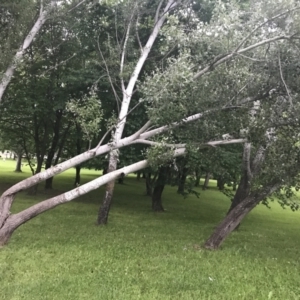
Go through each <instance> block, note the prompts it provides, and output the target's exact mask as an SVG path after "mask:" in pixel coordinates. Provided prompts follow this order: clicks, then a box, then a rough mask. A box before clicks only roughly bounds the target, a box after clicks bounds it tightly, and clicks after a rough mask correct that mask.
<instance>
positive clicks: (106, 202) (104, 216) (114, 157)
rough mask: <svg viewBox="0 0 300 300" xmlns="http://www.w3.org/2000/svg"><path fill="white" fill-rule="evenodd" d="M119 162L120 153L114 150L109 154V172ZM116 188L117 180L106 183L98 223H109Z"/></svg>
mask: <svg viewBox="0 0 300 300" xmlns="http://www.w3.org/2000/svg"><path fill="white" fill-rule="evenodd" d="M117 163H118V154H117V153H116V152H115V151H112V152H111V153H110V155H109V162H108V168H107V173H110V172H112V171H115V170H116V169H117ZM114 188H115V180H112V181H111V182H109V183H108V184H107V185H106V190H105V195H104V199H103V201H102V205H101V206H100V209H99V212H98V219H97V224H98V225H106V224H107V221H108V214H109V210H110V206H111V202H112V197H113V193H114Z"/></svg>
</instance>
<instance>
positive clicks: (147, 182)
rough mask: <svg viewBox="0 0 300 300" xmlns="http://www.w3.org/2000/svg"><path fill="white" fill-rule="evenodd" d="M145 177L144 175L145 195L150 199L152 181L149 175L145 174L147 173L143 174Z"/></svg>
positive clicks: (148, 173)
mask: <svg viewBox="0 0 300 300" xmlns="http://www.w3.org/2000/svg"><path fill="white" fill-rule="evenodd" d="M145 175H146V180H145V182H146V195H147V196H150V197H152V194H153V182H152V179H151V173H150V172H147V173H145Z"/></svg>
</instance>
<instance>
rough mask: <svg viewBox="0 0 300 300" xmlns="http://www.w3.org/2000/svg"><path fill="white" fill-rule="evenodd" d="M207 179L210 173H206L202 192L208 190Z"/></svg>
mask: <svg viewBox="0 0 300 300" xmlns="http://www.w3.org/2000/svg"><path fill="white" fill-rule="evenodd" d="M209 179H210V173H209V172H206V174H205V180H204V183H203V187H202V189H203V190H206V189H207V188H208V184H209Z"/></svg>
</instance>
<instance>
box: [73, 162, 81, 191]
mask: <svg viewBox="0 0 300 300" xmlns="http://www.w3.org/2000/svg"><path fill="white" fill-rule="evenodd" d="M80 170H81V166H76V174H75V182H74V186H79V185H80Z"/></svg>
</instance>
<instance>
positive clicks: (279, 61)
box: [278, 53, 293, 106]
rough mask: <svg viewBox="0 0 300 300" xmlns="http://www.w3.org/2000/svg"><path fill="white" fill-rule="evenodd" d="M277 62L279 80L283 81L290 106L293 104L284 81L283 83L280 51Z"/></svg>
mask: <svg viewBox="0 0 300 300" xmlns="http://www.w3.org/2000/svg"><path fill="white" fill-rule="evenodd" d="M278 64H279V72H280V77H281V80H282V82H283V84H284V87H285V89H286V92H287V94H288V96H289V100H290V104H291V106H293V100H292V97H291V95H290V92H289V89H288V87H287V85H286V83H285V81H284V78H283V74H282V67H281V60H280V53H279V54H278Z"/></svg>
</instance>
